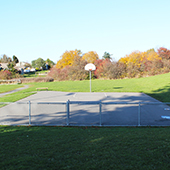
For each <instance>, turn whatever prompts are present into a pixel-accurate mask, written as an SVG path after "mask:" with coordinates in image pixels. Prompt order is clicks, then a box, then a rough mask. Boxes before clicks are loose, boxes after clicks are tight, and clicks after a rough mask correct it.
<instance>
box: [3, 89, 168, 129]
mask: <svg viewBox="0 0 170 170" xmlns="http://www.w3.org/2000/svg"><path fill="white" fill-rule="evenodd" d="M68 100H69V101H70V102H73V101H97V102H99V101H101V102H102V105H101V115H100V114H99V104H95V102H94V103H93V104H92V103H90V104H86V105H83V104H82V103H79V104H75V103H74V104H73V103H71V104H70V107H69V111H70V114H69V125H71V126H74V125H75V126H79V125H80V126H81V125H82V126H96V125H100V124H101V125H103V126H124V125H125V126H137V125H138V124H139V123H140V125H145V126H147V125H161V126H169V125H170V120H169V119H167V118H165V117H164V118H162V116H166V117H167V116H170V111H169V110H168V109H169V106H167V105H165V104H162V103H161V102H159V101H157V100H156V99H153V98H152V97H150V96H148V95H146V94H143V93H110V92H108V93H107V92H106V93H104V92H103V93H83V92H76V93H74V92H73V93H72V92H56V91H39V92H37V93H36V94H34V95H32V96H29V97H27V98H25V99H22V100H20V101H18V102H19V103H18V102H15V103H11V104H9V105H7V106H4V107H2V108H0V124H1V125H28V124H29V111H30V113H31V124H32V125H62V126H65V125H67V123H68V117H67V108H66V104H65V103H66V102H67V101H68ZM28 101H30V102H31V109H30V110H29V104H28ZM59 101H62V102H63V104H55V103H54V102H59ZM21 102H22V103H21ZM37 102H47V103H48V104H45V103H37ZM52 102H53V103H52ZM108 102H117V103H116V104H109V105H108V104H107V103H108ZM122 102H124V103H123V104H122ZM138 102H148V103H150V104H141V105H140V108H139V104H137V103H138ZM151 102H156V103H159V105H157V104H156V105H155V104H153V103H151ZM139 109H140V116H139ZM139 119H140V122H139Z"/></svg>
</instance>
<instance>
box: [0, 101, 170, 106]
mask: <svg viewBox="0 0 170 170" xmlns="http://www.w3.org/2000/svg"><path fill="white" fill-rule="evenodd" d="M11 103H15V104H29V103H30V104H67V103H69V104H104V105H111V104H133V105H134V104H148V105H161V104H163V105H164V104H170V102H159V101H158V102H103V101H70V100H68V101H56V102H34V101H22V102H20V101H19V102H0V104H11Z"/></svg>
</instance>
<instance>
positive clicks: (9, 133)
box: [0, 126, 170, 170]
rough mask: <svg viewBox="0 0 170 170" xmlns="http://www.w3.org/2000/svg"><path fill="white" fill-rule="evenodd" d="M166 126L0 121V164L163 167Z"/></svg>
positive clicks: (166, 164) (168, 139) (168, 164)
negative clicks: (33, 124)
mask: <svg viewBox="0 0 170 170" xmlns="http://www.w3.org/2000/svg"><path fill="white" fill-rule="evenodd" d="M169 143H170V128H169V127H168V128H163V127H162V128H154V127H152V128H148V127H147V128H132V127H131V128H120V127H117V128H96V127H88V128H87V127H5V126H0V144H1V148H0V167H1V169H2V170H3V169H13V170H15V169H16V170H18V169H35V170H38V169H50V170H51V169H69V170H70V169H72V170H75V169H80V170H83V169H104V170H106V169H108V170H109V169H122V170H124V169H169V168H170V161H169V160H170V151H169V148H170V145H169Z"/></svg>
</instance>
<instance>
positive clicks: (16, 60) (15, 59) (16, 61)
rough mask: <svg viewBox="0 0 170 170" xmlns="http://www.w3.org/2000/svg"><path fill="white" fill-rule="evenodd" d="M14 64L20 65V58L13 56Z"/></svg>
mask: <svg viewBox="0 0 170 170" xmlns="http://www.w3.org/2000/svg"><path fill="white" fill-rule="evenodd" d="M13 62H14V63H15V64H16V63H19V60H18V58H17V57H16V56H15V55H13Z"/></svg>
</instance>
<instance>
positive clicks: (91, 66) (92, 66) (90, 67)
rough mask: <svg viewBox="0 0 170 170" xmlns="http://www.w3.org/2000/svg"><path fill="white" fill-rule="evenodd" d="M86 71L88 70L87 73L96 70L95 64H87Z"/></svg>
mask: <svg viewBox="0 0 170 170" xmlns="http://www.w3.org/2000/svg"><path fill="white" fill-rule="evenodd" d="M85 70H87V71H93V70H96V66H95V65H94V64H92V63H89V64H86V65H85Z"/></svg>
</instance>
